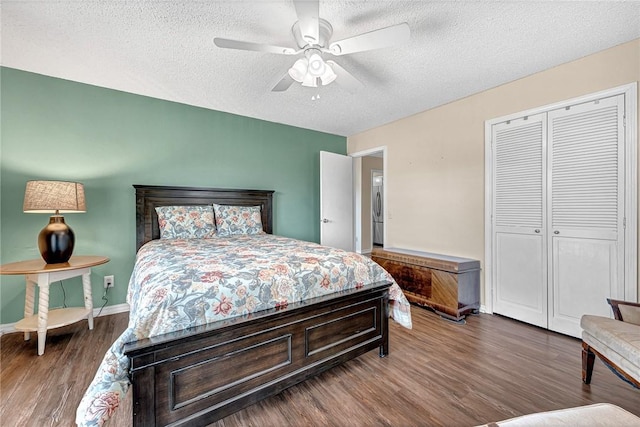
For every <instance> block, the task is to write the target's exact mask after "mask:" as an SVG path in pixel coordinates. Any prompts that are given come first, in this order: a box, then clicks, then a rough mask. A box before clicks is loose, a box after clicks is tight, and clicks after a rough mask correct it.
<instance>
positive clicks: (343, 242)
mask: <svg viewBox="0 0 640 427" xmlns="http://www.w3.org/2000/svg"><path fill="white" fill-rule="evenodd" d="M353 242H354V238H353V159H352V158H351V157H349V156H343V155H341V154H336V153H329V152H326V151H321V152H320V243H321V244H323V245H325V246H333V247H335V248H340V249H344V250H347V251H353Z"/></svg>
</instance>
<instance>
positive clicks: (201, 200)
mask: <svg viewBox="0 0 640 427" xmlns="http://www.w3.org/2000/svg"><path fill="white" fill-rule="evenodd" d="M134 188H135V189H136V252H137V251H138V249H140V247H141V246H142V245H144V244H145V243H147V242H148V241H150V240H154V239H159V238H160V228H159V226H158V215H157V214H156V209H155V208H156V206H197V205H211V204H213V203H217V204H219V205H234V206H260V212H261V214H262V228H263V229H264V231H265V232H266V233H269V234H272V233H273V216H272V215H273V190H235V189H227V188H198V187H165V186H158V185H134Z"/></svg>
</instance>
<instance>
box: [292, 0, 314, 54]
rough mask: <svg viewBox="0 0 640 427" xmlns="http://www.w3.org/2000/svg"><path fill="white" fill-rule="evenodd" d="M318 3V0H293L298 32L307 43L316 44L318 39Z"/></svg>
mask: <svg viewBox="0 0 640 427" xmlns="http://www.w3.org/2000/svg"><path fill="white" fill-rule="evenodd" d="M319 3H320V2H319V0H293V4H294V5H295V7H296V14H297V15H298V22H299V25H300V33H301V34H302V37H303V38H304V39H305V40H306V41H307V42H308V43H309V44H318V43H319V41H320V24H319V21H318V15H319V13H320V12H319V9H320V4H319Z"/></svg>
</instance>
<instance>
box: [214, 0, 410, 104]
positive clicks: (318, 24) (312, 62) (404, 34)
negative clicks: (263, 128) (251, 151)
mask: <svg viewBox="0 0 640 427" xmlns="http://www.w3.org/2000/svg"><path fill="white" fill-rule="evenodd" d="M293 4H294V6H295V8H296V14H297V16H298V21H297V22H296V23H294V24H293V27H292V28H291V32H292V34H293V37H294V39H295V41H296V44H297V45H298V48H297V49H296V48H291V47H281V46H273V45H267V44H262V43H252V42H245V41H239V40H230V39H225V38H220V37H216V38H214V39H213V42H214V43H215V45H216V46H218V47H221V48H226V49H239V50H252V51H257V52H268V53H276V54H280V55H299V54H304V57H303V58H300V59H298V60H297V61H295V63H294V64H293V66H292V67H291V68H289V70H288V72H287V73H286V74H285V75H284V76H283V77H282V79H281V80H280V81H279V82H278V83H277V84H276V85H275V86H274V87H273V89H271V90H272V91H274V92H282V91H285V90H287V89H289V87H290V86H291V85H292V84H293V82H294V81H296V82H298V83H301V84H302V86H305V87H318V86H319V85H322V86H326V85H328V84H329V83H331V82H333V81H336V83H337V84H339V85H340V86H342V87H344V88H345V89H347V90H348V91H349V92H351V93H354V92H356V91H357V90H358V89H360V88H361V87H362V86H363V84H362V82H360V80H358V79H357V78H355V77H354V76H353V75H351V73H349V72H348V71H347V70H345V69H344V68H342V67H341V66H340V65H338V64H337V63H336V62H335V61H333V60H324V59H323V55H333V56H340V55H348V54H351V53H356V52H364V51H367V50H373V49H379V48H383V47H389V46H393V45H397V44H401V43H405V42H407V41H408V40H409V35H410V32H409V25H408V24H407V23H406V22H403V23H401V24H397V25H392V26H390V27H385V28H380V29H378V30H373V31H370V32H368V33H364V34H360V35H357V36H353V37H349V38H346V39H343V40H339V41H336V42H332V43H330V42H329V40H330V39H331V36H332V35H333V27H332V26H331V24H330V23H329V22H328V21H326V20H324V19H322V18H320V17H318V14H319V12H318V11H319V0H293Z"/></svg>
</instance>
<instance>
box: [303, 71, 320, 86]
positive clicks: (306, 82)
mask: <svg viewBox="0 0 640 427" xmlns="http://www.w3.org/2000/svg"><path fill="white" fill-rule="evenodd" d="M302 86H304V87H318V78H317V77H315V76H312V75H311V74H309V73H307V75H306V76H304V79H303V80H302Z"/></svg>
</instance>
